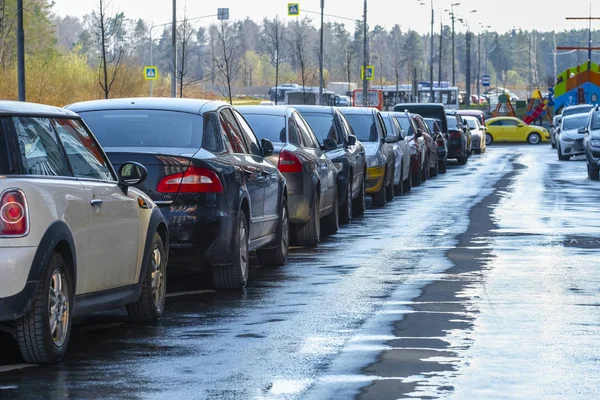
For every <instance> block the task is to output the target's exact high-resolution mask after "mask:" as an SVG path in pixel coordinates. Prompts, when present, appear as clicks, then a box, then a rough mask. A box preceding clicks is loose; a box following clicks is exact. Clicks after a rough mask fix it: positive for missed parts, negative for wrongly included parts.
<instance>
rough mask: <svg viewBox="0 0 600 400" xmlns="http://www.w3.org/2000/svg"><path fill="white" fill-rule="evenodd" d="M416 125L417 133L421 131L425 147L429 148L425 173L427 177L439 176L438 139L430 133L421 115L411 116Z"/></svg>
mask: <svg viewBox="0 0 600 400" xmlns="http://www.w3.org/2000/svg"><path fill="white" fill-rule="evenodd" d="M411 116H412V118H413V120H414V121H415V124H416V126H417V131H419V130H421V132H422V133H423V139H424V140H425V146H426V147H427V152H426V160H427V161H426V163H425V165H426V167H425V170H424V172H425V173H426V174H427V177H428V178H429V177H432V176H437V175H438V172H439V162H438V161H439V160H438V144H437V139H438V138H437V137H436V138H434V137H433V134H432V133H431V132H430V131H429V127H428V126H427V123H426V122H425V120H424V119H423V117H421V116H420V115H419V114H411Z"/></svg>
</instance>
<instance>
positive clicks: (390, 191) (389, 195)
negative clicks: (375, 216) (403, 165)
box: [385, 169, 396, 203]
mask: <svg viewBox="0 0 600 400" xmlns="http://www.w3.org/2000/svg"><path fill="white" fill-rule="evenodd" d="M395 174H396V173H395V171H394V169H392V173H391V174H390V175H391V177H390V183H388V185H387V186H386V189H385V200H386V201H387V202H388V203H389V202H390V201H392V200H394V175H395Z"/></svg>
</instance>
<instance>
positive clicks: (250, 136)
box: [233, 110, 262, 157]
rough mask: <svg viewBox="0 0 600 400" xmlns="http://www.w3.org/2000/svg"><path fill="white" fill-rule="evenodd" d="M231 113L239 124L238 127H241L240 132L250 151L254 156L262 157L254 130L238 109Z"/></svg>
mask: <svg viewBox="0 0 600 400" xmlns="http://www.w3.org/2000/svg"><path fill="white" fill-rule="evenodd" d="M233 113H234V114H235V117H236V118H237V120H238V122H239V124H240V128H241V129H242V134H243V135H244V137H245V138H246V142H247V143H248V145H249V146H250V153H252V154H254V155H255V156H260V157H262V150H261V148H260V144H258V139H257V138H256V135H255V134H254V131H253V130H252V128H251V127H250V125H248V122H246V120H245V119H244V117H243V116H242V115H241V114H240V113H239V112H238V111H236V110H233Z"/></svg>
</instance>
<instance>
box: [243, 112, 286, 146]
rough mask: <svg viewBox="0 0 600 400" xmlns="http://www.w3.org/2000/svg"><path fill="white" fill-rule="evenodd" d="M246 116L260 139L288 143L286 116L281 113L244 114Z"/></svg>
mask: <svg viewBox="0 0 600 400" xmlns="http://www.w3.org/2000/svg"><path fill="white" fill-rule="evenodd" d="M244 118H245V119H246V121H248V124H250V127H251V128H252V130H253V131H254V133H255V134H256V136H258V137H259V138H260V139H269V140H270V141H271V142H278V143H286V137H285V117H283V116H281V115H267V114H244Z"/></svg>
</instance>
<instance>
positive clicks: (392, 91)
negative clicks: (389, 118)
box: [372, 84, 420, 111]
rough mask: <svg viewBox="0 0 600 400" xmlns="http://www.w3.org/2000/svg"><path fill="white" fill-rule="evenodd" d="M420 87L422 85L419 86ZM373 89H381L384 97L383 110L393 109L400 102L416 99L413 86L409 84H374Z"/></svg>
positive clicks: (411, 101)
mask: <svg viewBox="0 0 600 400" xmlns="http://www.w3.org/2000/svg"><path fill="white" fill-rule="evenodd" d="M418 87H420V86H418ZM372 89H373V90H380V91H381V92H382V93H381V94H382V97H383V107H382V111H392V110H393V109H394V106H395V105H396V104H399V103H413V102H415V99H414V97H413V94H412V91H413V86H412V85H409V84H402V85H398V86H396V85H384V86H372Z"/></svg>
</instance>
